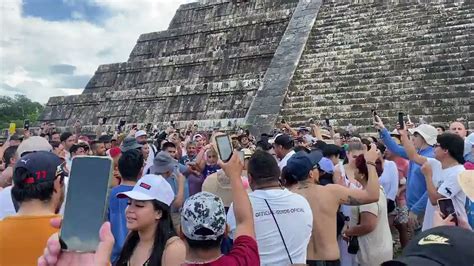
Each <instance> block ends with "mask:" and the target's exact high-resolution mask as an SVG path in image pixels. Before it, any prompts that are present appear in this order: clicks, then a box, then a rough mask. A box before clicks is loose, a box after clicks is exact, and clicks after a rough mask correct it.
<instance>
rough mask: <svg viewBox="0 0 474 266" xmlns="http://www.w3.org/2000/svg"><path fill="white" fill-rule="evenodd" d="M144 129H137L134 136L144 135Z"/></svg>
mask: <svg viewBox="0 0 474 266" xmlns="http://www.w3.org/2000/svg"><path fill="white" fill-rule="evenodd" d="M146 135H147V134H146V132H145V130H138V131H137V133H135V138H138V137H141V136H146Z"/></svg>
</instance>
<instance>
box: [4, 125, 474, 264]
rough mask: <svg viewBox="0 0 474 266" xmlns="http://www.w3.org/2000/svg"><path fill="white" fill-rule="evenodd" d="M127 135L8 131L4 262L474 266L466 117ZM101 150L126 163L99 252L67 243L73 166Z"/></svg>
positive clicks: (473, 159)
mask: <svg viewBox="0 0 474 266" xmlns="http://www.w3.org/2000/svg"><path fill="white" fill-rule="evenodd" d="M76 124H77V123H76ZM121 130H122V128H121V127H119V128H118V129H117V131H116V132H115V133H114V134H113V135H108V134H107V133H105V132H101V131H100V130H99V131H98V132H97V133H96V135H94V136H91V135H86V134H81V129H80V127H79V126H76V125H75V127H74V129H72V130H71V131H64V132H59V131H58V130H56V129H55V128H54V127H51V126H48V124H43V125H42V127H41V129H40V130H38V131H34V130H24V132H21V134H22V135H20V134H14V135H12V136H9V138H8V139H7V141H6V142H5V143H4V144H3V146H2V147H1V148H0V158H2V164H1V166H0V167H1V171H2V172H1V175H0V265H36V264H37V265H42V266H49V265H127V266H128V265H132V266H135V265H140V266H141V265H150V266H151V265H343V266H353V265H369V266H370V265H474V252H473V251H474V232H473V231H472V228H473V226H474V204H473V201H474V195H473V194H474V133H472V134H468V131H467V130H466V126H465V125H464V124H463V122H462V121H455V122H453V123H451V124H450V125H449V128H448V129H447V130H445V128H444V127H443V126H441V125H429V124H419V125H415V124H413V123H411V121H407V122H406V123H403V124H402V125H400V124H397V126H394V128H393V129H392V130H389V129H387V128H386V127H385V125H384V123H383V122H382V119H380V117H378V116H374V131H373V134H367V135H364V137H361V136H360V135H359V134H357V133H356V132H353V130H350V128H349V130H347V129H340V130H337V129H335V128H333V127H331V126H329V125H328V126H327V127H322V126H321V125H319V124H317V123H314V122H313V120H310V121H309V122H308V127H300V128H296V129H295V128H292V127H291V126H290V125H289V124H287V123H286V122H285V121H282V122H281V123H279V125H278V127H277V128H276V129H275V130H274V131H273V132H272V133H271V134H262V135H261V136H258V137H256V136H252V135H251V134H250V132H249V131H248V130H243V129H238V130H236V131H235V132H219V130H218V129H215V130H214V131H212V132H209V131H206V130H199V127H198V126H196V125H194V123H190V124H189V125H188V126H186V128H184V129H181V130H180V129H177V128H175V127H174V124H173V123H170V126H169V127H167V128H166V129H165V130H162V131H158V130H153V127H150V125H147V126H146V128H143V129H140V128H139V127H137V126H136V125H133V126H132V127H131V130H130V131H127V132H126V133H124V132H121ZM223 134H228V135H229V136H230V138H231V140H232V146H233V148H234V150H235V151H234V153H233V155H232V157H231V159H229V160H228V161H222V160H221V159H220V157H219V156H220V155H219V152H218V148H217V144H216V141H215V138H216V136H219V135H223ZM88 155H93V156H108V157H110V158H111V159H112V160H113V173H112V181H111V183H112V187H111V190H110V193H109V195H110V196H109V200H108V204H107V215H106V221H105V222H104V224H103V225H102V227H101V229H100V231H99V232H97V234H98V235H99V236H100V243H99V245H98V247H97V249H96V251H95V252H94V253H75V252H70V251H63V250H61V245H60V240H59V238H60V237H59V236H58V232H59V228H60V227H61V220H62V216H63V214H64V207H65V196H66V195H67V192H68V184H69V173H70V171H71V169H73V168H74V165H75V164H74V158H76V157H80V156H88ZM87 193H88V192H87V191H84V197H87V195H88V194H87ZM443 199H450V200H451V201H452V203H453V206H454V209H455V210H454V211H453V212H452V213H448V214H447V213H444V212H443V210H441V209H439V207H438V201H439V200H443ZM97 204H101V203H99V202H98V203H97ZM84 223H87V217H85V220H84ZM398 249H401V250H402V253H401V254H399V255H398V256H395V255H394V254H396V252H395V250H398Z"/></svg>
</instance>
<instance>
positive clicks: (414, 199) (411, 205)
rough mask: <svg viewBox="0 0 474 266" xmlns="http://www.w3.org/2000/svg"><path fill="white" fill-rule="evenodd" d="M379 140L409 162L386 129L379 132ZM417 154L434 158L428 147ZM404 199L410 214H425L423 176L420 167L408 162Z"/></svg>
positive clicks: (425, 194) (431, 150) (431, 149)
mask: <svg viewBox="0 0 474 266" xmlns="http://www.w3.org/2000/svg"><path fill="white" fill-rule="evenodd" d="M380 138H381V140H382V141H383V143H384V144H385V146H387V149H389V150H390V151H392V152H393V153H395V154H397V155H398V156H400V157H403V158H405V159H407V160H409V159H408V155H407V153H406V151H405V149H404V148H403V147H402V146H400V145H398V144H397V143H396V142H395V141H394V140H393V139H392V137H391V136H390V133H389V132H388V130H387V129H385V128H384V129H382V130H381V131H380ZM418 154H419V155H421V156H423V157H427V158H434V148H433V147H431V146H429V147H428V148H426V149H422V150H418ZM406 198H407V207H408V209H409V210H410V211H411V212H413V213H415V214H416V215H422V214H423V213H425V208H426V202H427V201H428V191H427V190H426V182H425V176H424V175H423V173H422V172H421V166H420V165H418V164H417V163H415V162H414V161H410V163H409V165H408V177H407V190H406Z"/></svg>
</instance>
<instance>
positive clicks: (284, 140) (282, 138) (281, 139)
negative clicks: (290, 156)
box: [275, 134, 293, 146]
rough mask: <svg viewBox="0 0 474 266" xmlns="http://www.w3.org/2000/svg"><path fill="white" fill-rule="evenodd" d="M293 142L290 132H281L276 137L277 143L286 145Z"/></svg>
mask: <svg viewBox="0 0 474 266" xmlns="http://www.w3.org/2000/svg"><path fill="white" fill-rule="evenodd" d="M292 142H293V138H292V137H291V136H290V135H288V134H281V135H279V136H278V137H276V138H275V144H278V145H282V146H285V145H287V144H290V143H292Z"/></svg>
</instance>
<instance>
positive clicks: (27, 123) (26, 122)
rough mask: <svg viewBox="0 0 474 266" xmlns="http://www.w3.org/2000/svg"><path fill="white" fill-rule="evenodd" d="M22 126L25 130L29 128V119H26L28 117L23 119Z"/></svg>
mask: <svg viewBox="0 0 474 266" xmlns="http://www.w3.org/2000/svg"><path fill="white" fill-rule="evenodd" d="M23 128H24V129H25V130H29V129H30V120H28V119H26V120H25V123H24V126H23Z"/></svg>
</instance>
